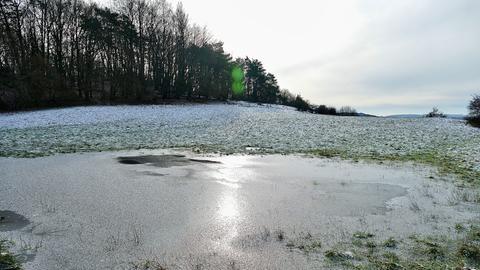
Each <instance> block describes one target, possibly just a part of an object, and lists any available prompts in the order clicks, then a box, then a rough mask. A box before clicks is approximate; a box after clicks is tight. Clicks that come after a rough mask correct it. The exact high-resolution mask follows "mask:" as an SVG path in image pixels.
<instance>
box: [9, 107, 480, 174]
mask: <svg viewBox="0 0 480 270" xmlns="http://www.w3.org/2000/svg"><path fill="white" fill-rule="evenodd" d="M174 147H186V148H193V149H196V150H201V151H205V152H220V153H292V152H313V153H316V154H319V155H325V156H332V155H335V156H342V157H347V158H367V159H368V158H375V159H399V160H413V161H417V162H425V163H433V164H434V165H437V166H439V167H440V168H442V169H444V170H445V171H446V172H454V173H457V174H460V175H462V176H464V177H465V178H467V179H468V180H475V178H477V176H479V172H480V154H479V153H480V129H474V128H472V127H468V126H466V125H465V123H464V122H463V121H460V120H446V119H386V118H355V117H333V116H322V115H313V114H307V113H300V112H297V111H294V110H292V109H291V108H287V107H282V106H262V105H256V104H248V103H236V104H209V105H184V106H181V105H167V106H118V107H77V108H68V109H57V110H46V111H37V112H26V113H16V114H3V115H0V156H5V157H8V156H13V157H35V156H45V155H51V154H55V153H73V152H87V151H88V152H89V151H107V150H128V149H157V148H174Z"/></svg>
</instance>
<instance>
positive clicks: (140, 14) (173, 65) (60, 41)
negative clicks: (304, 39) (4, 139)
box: [0, 0, 356, 115]
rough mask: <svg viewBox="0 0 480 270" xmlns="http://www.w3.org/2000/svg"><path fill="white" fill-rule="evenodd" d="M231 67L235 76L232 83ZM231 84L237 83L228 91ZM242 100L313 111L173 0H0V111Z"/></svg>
mask: <svg viewBox="0 0 480 270" xmlns="http://www.w3.org/2000/svg"><path fill="white" fill-rule="evenodd" d="M235 70H237V71H238V70H239V71H240V74H237V75H236V77H237V78H236V80H237V81H236V82H233V81H232V80H233V79H232V76H233V77H235V76H234V74H233V73H234V72H233V71H235ZM235 88H237V89H236V90H237V91H235ZM172 99H174V100H178V99H186V100H227V99H234V100H246V101H251V102H262V103H277V104H284V105H289V106H294V107H296V108H298V109H299V110H302V111H309V112H314V113H322V114H332V115H336V114H342V115H354V114H356V112H355V111H354V110H353V109H351V108H346V109H345V111H344V112H342V110H339V111H337V110H336V109H335V108H331V107H327V106H313V105H311V104H310V103H309V102H308V101H306V100H305V99H303V98H302V97H301V96H300V95H293V94H292V93H290V92H289V91H288V90H282V89H281V88H280V87H279V85H278V82H277V79H276V78H275V76H274V75H273V74H271V73H268V72H267V71H266V70H265V68H264V67H263V64H262V63H261V61H259V60H256V59H250V58H248V57H247V58H245V59H235V60H233V59H232V57H231V56H230V55H229V54H228V53H226V52H225V51H224V49H223V43H222V42H221V41H218V40H215V39H214V38H213V37H212V35H211V34H210V33H209V32H208V31H207V29H206V28H205V27H200V26H198V25H196V24H191V23H190V21H189V18H188V15H187V14H186V12H185V10H184V8H183V6H182V4H179V5H177V6H176V7H175V8H173V7H172V6H171V5H169V4H168V3H167V2H166V0H119V1H115V8H109V7H101V6H98V5H97V4H95V3H86V2H84V1H82V0H2V1H0V110H20V109H27V108H39V107H54V106H70V105H80V104H119V103H123V104H125V103H127V104H145V103H158V102H162V101H165V100H172Z"/></svg>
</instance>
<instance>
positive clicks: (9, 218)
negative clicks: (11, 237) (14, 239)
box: [0, 211, 30, 232]
mask: <svg viewBox="0 0 480 270" xmlns="http://www.w3.org/2000/svg"><path fill="white" fill-rule="evenodd" d="M28 224H30V221H29V220H28V219H27V218H26V217H24V216H22V215H19V214H17V213H15V212H12V211H0V232H9V231H16V230H20V229H22V228H24V227H25V226H27V225H28Z"/></svg>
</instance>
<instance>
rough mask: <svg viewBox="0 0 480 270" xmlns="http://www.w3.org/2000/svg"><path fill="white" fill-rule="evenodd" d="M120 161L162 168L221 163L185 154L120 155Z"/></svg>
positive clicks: (127, 163)
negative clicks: (189, 156)
mask: <svg viewBox="0 0 480 270" xmlns="http://www.w3.org/2000/svg"><path fill="white" fill-rule="evenodd" d="M118 162H120V163H122V164H126V165H139V164H147V165H152V166H155V167H160V168H170V167H181V166H187V165H190V164H192V163H204V164H219V163H220V162H218V161H213V160H203V159H193V158H187V157H186V156H184V155H147V156H133V157H119V158H118Z"/></svg>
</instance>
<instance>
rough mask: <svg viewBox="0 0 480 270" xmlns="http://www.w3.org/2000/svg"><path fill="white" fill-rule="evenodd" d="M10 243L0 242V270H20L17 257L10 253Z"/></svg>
mask: <svg viewBox="0 0 480 270" xmlns="http://www.w3.org/2000/svg"><path fill="white" fill-rule="evenodd" d="M11 247H12V242H10V241H6V240H0V269H8V270H21V269H22V267H21V265H20V263H19V262H18V260H17V257H16V256H15V255H13V254H12V253H11V252H10V248H11Z"/></svg>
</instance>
